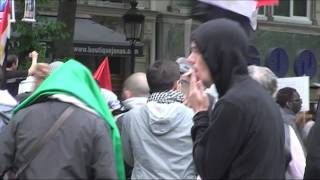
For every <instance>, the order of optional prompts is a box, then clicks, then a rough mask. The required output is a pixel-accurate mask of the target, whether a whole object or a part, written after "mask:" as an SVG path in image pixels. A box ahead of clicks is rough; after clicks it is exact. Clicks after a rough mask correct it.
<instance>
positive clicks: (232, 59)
mask: <svg viewBox="0 0 320 180" xmlns="http://www.w3.org/2000/svg"><path fill="white" fill-rule="evenodd" d="M192 40H193V41H194V42H195V43H196V45H197V47H198V49H199V51H200V52H201V54H202V56H203V58H204V61H205V62H206V64H207V65H208V67H209V70H210V73H211V76H212V79H213V80H214V83H215V84H216V87H217V90H218V93H219V96H220V99H219V101H218V102H217V104H216V105H215V108H214V109H213V110H211V108H209V111H205V112H199V113H197V114H196V115H195V116H194V126H193V128H192V138H193V140H194V149H193V157H194V162H195V164H196V168H197V170H198V172H199V174H200V176H201V177H202V179H283V178H284V174H285V155H284V146H283V144H284V128H283V123H282V119H281V114H280V111H279V109H278V107H277V105H276V104H275V102H274V101H273V99H272V97H271V96H270V95H269V94H268V93H267V92H266V91H265V90H264V89H263V87H262V86H261V85H259V84H258V83H257V82H256V81H254V80H253V79H251V78H250V77H249V76H248V72H247V67H246V61H245V58H246V53H247V47H248V46H247V43H248V40H247V37H246V35H245V33H244V32H243V30H242V29H241V27H240V26H239V25H238V24H237V23H235V22H232V21H230V20H225V19H218V20H213V21H209V22H208V23H205V24H203V25H201V26H200V27H199V28H198V29H196V30H195V31H194V32H193V34H192Z"/></svg>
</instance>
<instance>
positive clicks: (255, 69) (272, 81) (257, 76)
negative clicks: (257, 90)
mask: <svg viewBox="0 0 320 180" xmlns="http://www.w3.org/2000/svg"><path fill="white" fill-rule="evenodd" d="M248 71H249V75H250V76H251V77H252V78H253V79H254V80H256V81H258V82H259V84H261V85H262V86H263V87H264V88H265V89H266V90H267V91H268V93H269V94H271V96H273V95H274V93H275V92H276V90H277V76H276V75H275V74H274V73H273V72H272V71H271V70H270V69H269V68H267V67H262V66H256V65H250V66H248Z"/></svg>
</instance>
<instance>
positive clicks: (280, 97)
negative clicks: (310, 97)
mask: <svg viewBox="0 0 320 180" xmlns="http://www.w3.org/2000/svg"><path fill="white" fill-rule="evenodd" d="M294 92H297V90H296V89H294V88H291V87H285V88H282V89H280V90H279V91H278V92H277V95H276V102H277V103H278V104H279V105H280V106H281V107H284V106H285V105H286V103H287V102H288V101H290V100H291V99H292V98H293V93H294Z"/></svg>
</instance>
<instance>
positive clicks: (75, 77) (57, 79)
mask: <svg viewBox="0 0 320 180" xmlns="http://www.w3.org/2000/svg"><path fill="white" fill-rule="evenodd" d="M54 94H67V95H70V96H73V97H76V98H78V99H79V100H80V101H82V102H83V103H85V104H86V105H87V106H88V107H90V108H92V109H93V110H95V111H96V112H97V113H98V114H99V115H100V116H101V117H102V118H103V120H104V121H105V122H106V123H107V124H108V125H109V127H110V129H111V135H112V144H113V151H114V155H115V161H116V168H117V173H118V177H119V179H125V174H124V166H123V157H122V147H121V140H120V135H119V131H118V128H117V126H116V124H115V121H114V120H113V117H112V114H111V112H110V110H109V108H108V105H107V103H106V101H105V99H104V98H103V97H102V95H101V92H100V88H99V87H98V85H97V83H96V82H95V80H94V79H93V77H92V74H91V72H90V71H89V70H88V69H87V68H86V67H84V66H83V65H82V64H80V63H79V62H77V61H75V60H73V59H71V60H69V61H68V62H66V63H64V64H63V65H62V66H61V67H60V68H59V69H57V70H56V71H54V72H53V73H52V74H50V75H49V76H48V77H47V78H46V79H45V80H44V81H43V82H42V83H41V85H40V86H39V87H38V88H37V89H36V90H35V92H33V93H32V95H31V96H30V97H28V98H27V99H26V100H25V101H23V102H22V103H21V104H20V105H19V106H18V107H17V108H16V109H15V110H14V113H17V112H18V111H19V110H21V109H22V108H25V107H27V106H30V105H32V104H34V103H36V101H37V100H38V99H40V98H41V97H46V96H50V95H54Z"/></svg>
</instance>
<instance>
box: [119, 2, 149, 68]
mask: <svg viewBox="0 0 320 180" xmlns="http://www.w3.org/2000/svg"><path fill="white" fill-rule="evenodd" d="M137 4H138V3H137V1H136V0H130V5H131V8H130V9H129V10H128V11H127V12H126V13H125V14H124V15H123V16H122V19H123V22H124V33H125V35H126V39H127V41H130V49H131V56H130V59H131V66H130V70H131V73H133V72H134V65H135V47H136V45H135V44H136V42H137V41H139V40H140V39H141V36H142V32H143V25H144V15H143V14H142V13H141V12H140V11H139V10H138V9H137Z"/></svg>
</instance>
